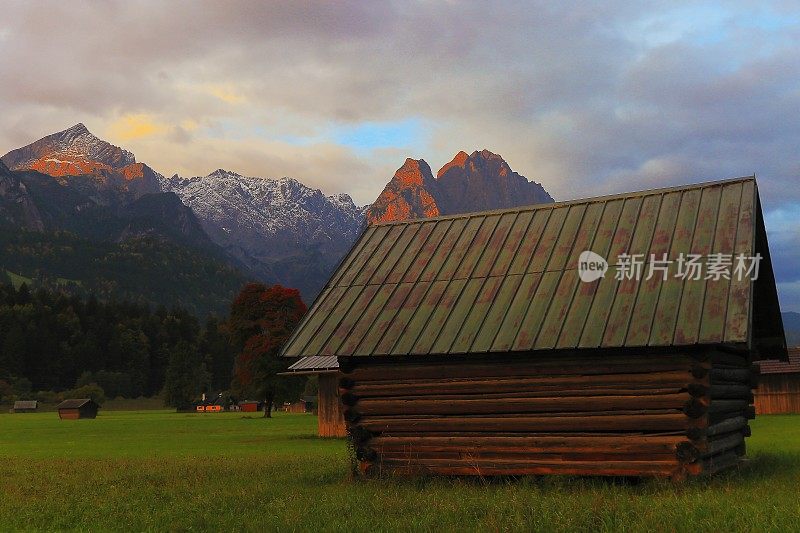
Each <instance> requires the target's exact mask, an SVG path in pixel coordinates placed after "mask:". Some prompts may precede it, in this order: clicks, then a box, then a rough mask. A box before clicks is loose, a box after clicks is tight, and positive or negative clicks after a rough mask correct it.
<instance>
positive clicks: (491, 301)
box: [284, 178, 783, 356]
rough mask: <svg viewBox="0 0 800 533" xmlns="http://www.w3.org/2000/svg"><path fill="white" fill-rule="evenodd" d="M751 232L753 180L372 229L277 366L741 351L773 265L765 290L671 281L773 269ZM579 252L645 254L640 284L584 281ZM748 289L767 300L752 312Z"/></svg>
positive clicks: (771, 297)
mask: <svg viewBox="0 0 800 533" xmlns="http://www.w3.org/2000/svg"><path fill="white" fill-rule="evenodd" d="M756 211H758V212H756ZM754 215H758V216H754ZM759 224H761V225H763V221H762V220H761V217H760V207H758V203H757V190H756V186H755V180H754V178H741V179H736V180H727V181H722V182H714V183H705V184H699V185H691V186H687V187H678V188H670V189H661V190H652V191H644V192H641V193H633V194H627V195H616V196H609V197H602V198H592V199H588V200H580V201H574V202H564V203H559V204H543V205H535V206H530V207H524V208H518V209H507V210H499V211H491V212H484V213H472V214H466V215H458V216H450V217H440V218H435V219H423V220H416V221H407V222H396V223H388V224H380V225H377V226H372V227H370V228H368V229H367V230H366V231H365V232H364V235H363V236H362V237H361V239H359V241H358V243H357V244H356V245H355V246H354V248H353V250H352V252H351V253H350V254H349V255H348V257H347V258H346V259H345V260H344V261H343V262H342V265H341V267H340V268H339V269H338V271H337V272H336V274H334V276H333V277H332V279H331V281H330V283H329V285H328V287H327V288H326V289H325V291H324V292H323V294H322V295H321V296H320V298H319V299H318V301H317V302H315V304H314V306H313V308H312V310H311V311H310V312H309V314H308V315H307V316H306V317H305V318H304V320H303V322H302V324H301V325H300V327H299V328H298V331H296V332H295V334H294V335H293V337H292V339H290V341H289V343H287V345H286V347H285V350H284V354H286V355H290V356H302V355H330V356H334V355H339V356H351V355H363V356H368V355H407V354H412V355H413V354H443V353H452V354H459V353H481V352H484V353H485V352H502V351H509V350H510V351H531V350H545V349H553V348H559V349H576V348H600V347H603V348H610V347H622V346H627V347H633V346H666V345H692V344H697V343H720V342H726V343H749V342H750V341H751V337H753V328H752V327H751V324H750V323H751V320H752V319H751V316H752V306H753V305H754V302H755V304H756V305H766V306H774V305H777V296H776V294H772V293H775V287H774V281H772V282H771V285H770V282H769V280H771V279H772V270H771V265H770V264H769V260H768V257H767V260H766V261H762V265H761V268H762V271H764V272H766V271H768V276H767V277H768V278H769V279H768V280H767V281H765V282H762V281H759V283H760V285H759V284H755V285H754V284H753V283H751V282H750V281H749V280H745V281H742V282H739V281H735V280H732V279H731V280H728V279H722V280H720V281H714V280H705V279H700V280H696V281H695V280H681V279H677V278H675V277H674V274H675V273H676V268H677V267H676V263H675V260H676V259H678V258H679V257H680V256H681V254H689V253H695V254H703V255H707V254H712V253H725V254H738V253H744V254H745V255H751V254H753V253H754V252H758V251H761V252H762V255H767V256H768V250H766V238H765V237H763V238H762V240H763V243H762V244H760V245H758V246H760V247H761V248H762V249H763V250H759V249H757V248H758V246H757V244H756V241H757V239H756V234H757V232H756V229H757V228H756V226H757V225H759ZM761 231H763V229H762V230H761ZM764 235H765V234H764ZM759 242H760V241H759ZM584 250H591V251H594V252H595V253H597V254H599V255H601V256H603V257H605V258H608V259H609V260H610V262H611V263H613V262H614V261H615V260H616V258H617V256H619V255H620V254H644V257H645V259H646V260H645V263H644V265H643V266H642V275H641V276H640V277H638V278H634V279H622V280H617V279H615V276H614V269H613V268H610V269H609V272H608V273H607V275H606V276H605V277H603V278H600V279H598V280H596V281H594V282H589V283H586V282H583V281H581V280H580V278H579V276H578V271H577V266H578V265H577V263H578V256H579V254H580V253H581V252H583V251H584ZM651 254H652V255H653V256H654V257H655V258H656V259H660V258H663V256H665V255H666V258H667V259H668V260H671V261H672V263H671V264H669V265H668V275H667V279H666V281H664V280H663V278H659V276H660V275H661V274H659V273H655V274H654V275H653V276H650V279H648V276H647V275H646V274H648V269H649V267H650V263H651V261H650V257H651ZM654 266H655V265H654ZM764 269H766V270H764ZM754 286H755V287H756V288H754ZM759 287H760V288H759ZM756 290H758V291H761V292H763V293H764V295H765V296H764V297H763V298H755V299H754V297H753V296H754V291H756ZM767 293H769V294H767ZM759 302H760V304H759ZM772 322H774V321H772ZM759 326H760V327H761V328H762V329H763V330H764V331H762V332H760V333H758V335H759V336H762V337H766V336H770V337H771V338H775V339H777V338H779V337H782V335H783V330H782V326H781V325H780V324H777V325H773V326H770V325H769V323H768V321H764V322H763V324H760V325H759ZM770 328H771V329H770ZM753 340H755V339H753Z"/></svg>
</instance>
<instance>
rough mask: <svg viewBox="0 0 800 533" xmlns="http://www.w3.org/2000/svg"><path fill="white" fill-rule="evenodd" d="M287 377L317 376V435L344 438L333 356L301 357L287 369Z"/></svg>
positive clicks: (345, 432)
mask: <svg viewBox="0 0 800 533" xmlns="http://www.w3.org/2000/svg"><path fill="white" fill-rule="evenodd" d="M286 374H287V375H316V376H317V384H318V388H317V433H318V435H319V436H320V437H344V436H346V435H347V427H346V426H345V423H344V414H343V410H342V402H341V399H340V397H339V378H340V377H341V375H340V374H339V363H338V362H337V361H336V357H335V356H328V357H320V356H312V357H302V358H300V359H299V360H297V361H296V362H295V363H294V364H292V365H291V366H290V367H289V371H288V372H286Z"/></svg>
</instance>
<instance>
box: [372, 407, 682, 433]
mask: <svg viewBox="0 0 800 533" xmlns="http://www.w3.org/2000/svg"><path fill="white" fill-rule="evenodd" d="M358 424H359V425H360V426H362V427H364V428H365V429H367V430H368V431H372V432H380V433H389V434H396V433H414V432H428V431H448V432H451V431H455V432H458V431H477V432H481V431H483V432H494V431H505V432H548V431H562V432H569V431H575V432H586V431H648V430H649V431H669V430H686V429H688V428H690V427H693V422H692V419H690V418H688V417H687V416H686V415H684V414H683V413H680V412H678V413H674V412H666V413H664V414H651V413H647V412H644V413H642V414H615V413H604V414H601V413H598V414H597V415H595V416H580V415H578V416H513V417H512V416H510V417H488V416H486V417H433V418H401V417H363V418H362V419H361V420H359V421H358Z"/></svg>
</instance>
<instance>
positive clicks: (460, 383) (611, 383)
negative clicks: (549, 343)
mask: <svg viewBox="0 0 800 533" xmlns="http://www.w3.org/2000/svg"><path fill="white" fill-rule="evenodd" d="M346 379H348V380H349V381H346V382H345V385H346V386H345V387H344V388H345V389H346V390H347V392H350V393H352V394H355V395H357V396H360V397H372V396H407V395H408V396H413V395H428V394H435V395H443V394H458V393H463V392H469V393H475V394H478V393H485V392H488V393H504V392H522V391H532V392H539V391H543V390H558V391H562V390H564V391H582V390H588V391H592V392H590V393H587V394H585V395H587V396H589V395H595V394H597V393H595V392H593V391H598V393H599V392H601V391H602V389H603V388H610V389H617V390H639V389H643V390H659V389H667V388H678V389H680V388H686V386H687V384H688V383H690V382H693V381H694V378H693V377H692V375H691V373H690V372H688V371H685V370H684V371H673V372H659V373H644V374H642V373H639V374H612V375H607V374H601V375H577V376H576V375H573V376H551V377H539V378H536V377H534V378H504V379H501V378H461V379H452V378H451V379H441V380H435V379H414V380H406V381H400V380H392V381H381V382H363V383H355V382H354V381H353V380H350V378H346Z"/></svg>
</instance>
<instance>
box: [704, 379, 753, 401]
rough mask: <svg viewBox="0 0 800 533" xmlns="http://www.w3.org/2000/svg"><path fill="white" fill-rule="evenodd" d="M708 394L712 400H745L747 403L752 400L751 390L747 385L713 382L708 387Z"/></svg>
mask: <svg viewBox="0 0 800 533" xmlns="http://www.w3.org/2000/svg"><path fill="white" fill-rule="evenodd" d="M709 396H711V399H712V400H719V399H724V400H745V401H746V402H747V403H752V402H753V391H751V390H750V386H749V385H720V384H713V385H711V387H710V389H709Z"/></svg>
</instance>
